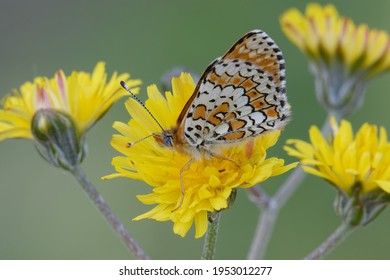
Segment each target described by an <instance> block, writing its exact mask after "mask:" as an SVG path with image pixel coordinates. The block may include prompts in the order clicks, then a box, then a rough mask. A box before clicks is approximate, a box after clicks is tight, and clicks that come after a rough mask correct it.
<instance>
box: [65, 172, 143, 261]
mask: <svg viewBox="0 0 390 280" xmlns="http://www.w3.org/2000/svg"><path fill="white" fill-rule="evenodd" d="M70 172H71V173H72V175H73V176H74V177H75V178H76V180H77V181H78V182H79V183H80V185H81V186H82V188H83V190H84V191H85V193H86V194H87V196H88V198H89V199H90V200H91V201H92V202H93V204H94V205H95V206H96V208H97V209H98V210H99V212H100V214H101V215H102V216H103V217H104V218H105V219H106V221H107V222H108V223H109V224H110V226H111V227H112V229H113V230H114V232H115V233H116V234H117V235H118V237H119V238H120V239H121V240H122V242H123V243H124V244H125V245H126V247H127V248H128V249H129V250H130V252H131V253H132V254H133V255H134V256H135V257H136V258H137V259H140V260H145V259H149V257H148V256H147V255H145V253H144V251H143V250H142V248H141V247H140V246H139V245H138V243H137V242H136V241H135V240H134V238H133V237H132V236H131V235H130V234H129V232H128V231H127V229H126V227H125V226H124V225H123V224H122V222H121V221H120V220H119V219H118V217H117V216H116V215H115V213H114V212H113V211H112V210H111V208H110V207H109V206H108V205H107V203H106V202H105V201H104V199H103V197H102V196H101V195H100V194H99V192H98V191H97V190H96V189H95V187H94V186H93V185H92V183H91V182H90V181H88V179H87V177H86V175H85V174H84V172H83V171H82V170H81V168H80V166H77V167H75V168H74V169H73V170H71V171H70Z"/></svg>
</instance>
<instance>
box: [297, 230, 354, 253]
mask: <svg viewBox="0 0 390 280" xmlns="http://www.w3.org/2000/svg"><path fill="white" fill-rule="evenodd" d="M355 229H356V227H352V226H350V225H347V224H345V223H342V224H341V225H340V226H339V227H338V228H337V229H336V230H335V231H334V232H333V233H332V234H331V235H330V236H329V237H328V238H327V239H326V240H325V241H324V242H323V243H322V244H321V245H320V246H319V247H318V248H317V249H315V250H314V251H313V252H311V253H310V254H309V255H307V256H306V257H305V260H319V259H323V258H324V257H325V256H326V255H328V254H329V253H330V252H331V251H332V250H333V249H334V248H336V247H337V246H338V245H340V244H341V243H342V242H343V241H344V240H345V239H346V238H347V237H348V236H349V235H350V234H351V233H352V232H353V231H354V230H355Z"/></svg>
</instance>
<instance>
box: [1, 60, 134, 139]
mask: <svg viewBox="0 0 390 280" xmlns="http://www.w3.org/2000/svg"><path fill="white" fill-rule="evenodd" d="M129 77H130V75H129V74H126V73H124V74H120V75H118V74H117V73H114V74H113V75H112V77H111V78H110V79H109V80H108V77H107V74H106V71H105V64H104V63H103V62H99V63H98V64H97V65H96V67H95V69H94V70H93V72H92V74H89V73H85V72H75V71H74V72H73V73H72V74H71V75H70V76H68V77H67V76H65V74H64V72H63V71H62V70H59V71H57V73H56V74H55V76H54V78H51V79H49V78H46V77H38V78H36V79H35V80H34V82H26V83H25V84H23V85H22V86H21V87H20V89H19V90H16V89H15V90H14V91H13V94H10V95H8V96H6V97H5V98H4V99H3V100H2V109H1V110H0V140H4V139H6V138H27V139H33V134H32V131H31V122H32V119H33V117H34V115H35V114H36V112H37V111H39V110H44V109H47V110H53V111H58V112H61V113H64V114H66V115H68V116H69V117H70V118H71V119H72V121H73V123H74V124H75V126H76V128H77V133H78V134H79V135H81V134H83V133H84V132H85V131H86V130H88V129H89V128H90V127H91V126H92V125H93V124H94V123H95V122H96V121H97V120H99V119H100V118H101V117H102V116H103V115H104V113H106V111H107V110H108V109H109V108H110V107H111V106H112V105H113V104H114V103H115V102H116V101H117V100H118V99H120V98H121V97H123V96H124V95H127V93H126V92H124V91H122V90H120V85H119V81H121V80H126V81H127V83H128V85H129V86H131V87H136V86H138V85H140V84H141V81H140V80H129ZM133 92H138V88H134V89H133Z"/></svg>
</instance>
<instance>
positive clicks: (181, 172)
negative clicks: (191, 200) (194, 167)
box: [171, 158, 194, 212]
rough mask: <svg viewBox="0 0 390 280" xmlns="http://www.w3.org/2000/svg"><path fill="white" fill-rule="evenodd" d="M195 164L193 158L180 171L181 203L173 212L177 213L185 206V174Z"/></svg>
mask: <svg viewBox="0 0 390 280" xmlns="http://www.w3.org/2000/svg"><path fill="white" fill-rule="evenodd" d="M193 162H194V158H191V159H190V160H189V161H188V162H187V163H186V164H185V165H184V166H183V167H182V168H181V169H180V188H181V198H180V201H179V202H178V203H177V204H176V207H175V209H173V210H172V211H171V212H175V211H176V210H177V209H179V208H180V207H181V206H182V204H183V201H184V194H185V190H184V182H183V172H184V171H185V170H186V169H188V168H189V167H190V166H191V164H192V163H193Z"/></svg>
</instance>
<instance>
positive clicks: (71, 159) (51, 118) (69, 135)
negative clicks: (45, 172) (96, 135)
mask: <svg viewBox="0 0 390 280" xmlns="http://www.w3.org/2000/svg"><path fill="white" fill-rule="evenodd" d="M31 130H32V134H33V137H34V140H35V145H36V147H37V149H38V151H39V153H40V154H41V155H42V157H43V158H44V159H46V160H47V161H48V162H50V163H51V164H53V165H54V166H56V167H59V168H63V169H65V170H72V169H73V168H74V167H75V166H77V165H79V164H80V163H81V162H82V160H83V159H84V156H85V154H86V150H87V145H86V144H85V143H84V137H83V136H82V135H80V133H78V131H77V127H76V126H75V124H74V122H73V120H72V119H71V118H70V117H69V116H68V115H67V114H64V113H62V112H59V111H57V110H54V109H41V110H38V111H37V112H36V113H35V115H34V117H33V118H32V121H31Z"/></svg>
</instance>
